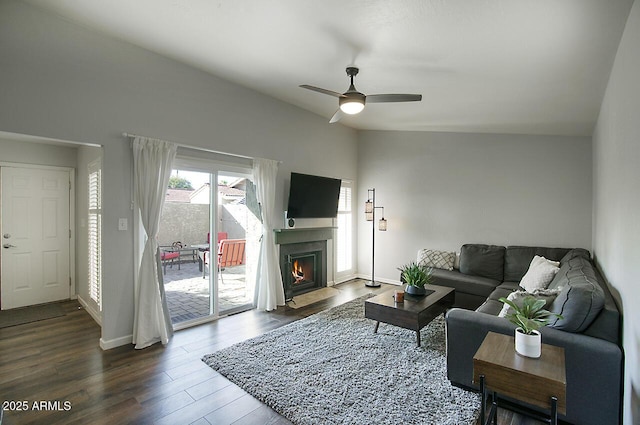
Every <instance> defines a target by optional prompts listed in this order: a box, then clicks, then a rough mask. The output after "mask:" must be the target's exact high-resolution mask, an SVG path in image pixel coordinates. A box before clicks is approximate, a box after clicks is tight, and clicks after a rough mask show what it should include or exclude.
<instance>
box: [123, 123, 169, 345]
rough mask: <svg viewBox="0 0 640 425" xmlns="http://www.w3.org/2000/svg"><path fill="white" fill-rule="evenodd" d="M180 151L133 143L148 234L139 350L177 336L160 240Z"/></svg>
mask: <svg viewBox="0 0 640 425" xmlns="http://www.w3.org/2000/svg"><path fill="white" fill-rule="evenodd" d="M176 150H177V145H175V144H174V143H169V142H165V141H163V140H156V139H148V138H145V137H137V136H136V137H135V138H134V140H133V164H134V193H135V197H136V201H137V202H138V206H139V207H140V216H141V218H142V225H143V226H144V231H145V233H146V241H145V244H144V251H143V253H142V259H141V261H140V269H139V270H138V288H137V297H136V300H137V301H136V309H135V319H134V324H133V326H134V327H133V343H134V344H136V347H135V348H137V349H140V348H146V347H148V346H150V345H152V344H155V343H156V342H162V344H167V343H168V342H169V339H170V338H171V336H172V335H173V328H172V327H171V318H170V316H169V309H168V308H167V300H166V299H165V294H164V282H163V279H162V269H161V264H160V250H159V247H158V242H157V240H156V236H157V234H158V227H159V223H160V214H161V213H162V206H163V205H164V199H165V197H166V193H167V185H168V184H169V177H170V176H171V165H172V163H173V159H174V158H175V157H176Z"/></svg>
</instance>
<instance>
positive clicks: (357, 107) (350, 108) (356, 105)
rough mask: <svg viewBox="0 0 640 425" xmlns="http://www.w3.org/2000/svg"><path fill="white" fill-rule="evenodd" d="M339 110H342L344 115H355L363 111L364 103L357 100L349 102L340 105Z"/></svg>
mask: <svg viewBox="0 0 640 425" xmlns="http://www.w3.org/2000/svg"><path fill="white" fill-rule="evenodd" d="M340 109H342V112H344V113H345V114H349V115H355V114H357V113H360V112H362V110H363V109H364V103H361V102H360V101H358V100H350V101H349V102H343V103H342V104H341V105H340Z"/></svg>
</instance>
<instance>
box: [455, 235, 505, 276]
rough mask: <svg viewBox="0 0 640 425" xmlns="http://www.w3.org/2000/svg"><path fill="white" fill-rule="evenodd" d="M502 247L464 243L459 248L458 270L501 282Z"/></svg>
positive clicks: (502, 266) (502, 265) (502, 267)
mask: <svg viewBox="0 0 640 425" xmlns="http://www.w3.org/2000/svg"><path fill="white" fill-rule="evenodd" d="M503 271H504V247H503V246H497V245H481V244H465V245H462V248H461V249H460V272H461V273H464V274H466V275H472V276H481V277H485V278H487V279H492V280H496V281H499V282H502V280H503V279H502V278H503Z"/></svg>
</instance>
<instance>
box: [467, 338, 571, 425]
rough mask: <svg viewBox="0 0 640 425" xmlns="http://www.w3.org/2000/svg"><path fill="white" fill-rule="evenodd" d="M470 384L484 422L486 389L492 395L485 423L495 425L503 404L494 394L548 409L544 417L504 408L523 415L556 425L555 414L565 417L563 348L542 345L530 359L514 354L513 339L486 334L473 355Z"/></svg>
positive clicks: (513, 406) (565, 386) (520, 409)
mask: <svg viewBox="0 0 640 425" xmlns="http://www.w3.org/2000/svg"><path fill="white" fill-rule="evenodd" d="M473 382H474V383H477V384H479V385H480V392H481V394H482V406H481V417H482V421H483V423H485V422H484V421H485V406H486V393H487V390H490V391H492V392H493V397H492V404H491V410H490V412H489V416H488V418H486V424H489V423H490V422H491V420H493V423H494V424H496V423H497V419H496V418H497V409H498V407H506V406H507V404H505V403H503V402H502V400H500V403H499V400H498V393H500V395H502V396H507V397H510V398H512V399H515V400H519V401H522V402H524V403H527V404H530V405H533V406H538V407H541V408H544V409H549V411H550V415H549V417H548V418H544V417H542V416H541V415H539V414H536V413H534V412H533V411H532V410H530V409H526V408H519V407H517V406H515V405H508V408H509V409H510V410H513V411H517V412H518V413H522V414H525V415H527V416H532V417H535V418H536V419H538V420H544V421H546V422H548V423H551V424H552V425H557V423H558V413H561V414H566V388H567V380H566V370H565V356H564V348H562V347H556V346H554V345H548V344H542V354H541V356H540V358H537V359H533V358H529V357H525V356H522V355H520V354H518V353H516V351H515V348H514V337H512V336H508V335H502V334H498V333H495V332H489V333H488V334H487V336H486V337H485V338H484V341H483V342H482V345H480V348H478V351H476V354H475V355H474V356H473Z"/></svg>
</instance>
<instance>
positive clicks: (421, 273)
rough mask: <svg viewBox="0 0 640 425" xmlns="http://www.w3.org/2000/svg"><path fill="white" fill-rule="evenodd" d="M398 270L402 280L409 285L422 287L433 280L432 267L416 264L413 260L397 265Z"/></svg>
mask: <svg viewBox="0 0 640 425" xmlns="http://www.w3.org/2000/svg"><path fill="white" fill-rule="evenodd" d="M398 270H400V273H401V277H402V280H403V281H404V282H405V283H406V284H407V285H409V286H416V287H418V288H424V286H425V285H428V284H430V283H431V281H432V280H433V275H432V274H433V269H432V268H431V267H427V266H424V265H420V264H417V263H416V262H415V261H412V262H410V263H408V264H405V265H403V266H402V267H398Z"/></svg>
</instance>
